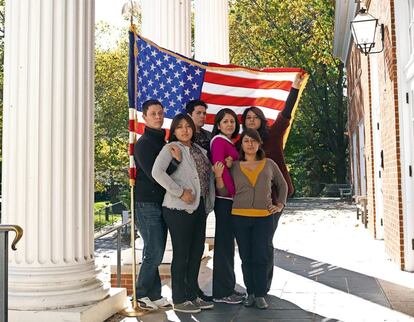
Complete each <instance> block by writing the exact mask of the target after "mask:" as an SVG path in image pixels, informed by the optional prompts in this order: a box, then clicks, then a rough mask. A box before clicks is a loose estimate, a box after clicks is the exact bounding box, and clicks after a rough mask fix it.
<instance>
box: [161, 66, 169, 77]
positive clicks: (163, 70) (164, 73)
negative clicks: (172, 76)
mask: <svg viewBox="0 0 414 322" xmlns="http://www.w3.org/2000/svg"><path fill="white" fill-rule="evenodd" d="M167 72H168V70H167V69H166V68H165V67H164V68H163V69H161V73H162V74H163V75H166V74H167Z"/></svg>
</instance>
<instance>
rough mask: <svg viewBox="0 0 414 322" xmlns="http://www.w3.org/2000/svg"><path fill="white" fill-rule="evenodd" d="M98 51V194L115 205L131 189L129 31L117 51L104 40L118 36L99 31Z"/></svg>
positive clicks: (102, 28) (103, 29)
mask: <svg viewBox="0 0 414 322" xmlns="http://www.w3.org/2000/svg"><path fill="white" fill-rule="evenodd" d="M96 29H97V30H96V38H97V39H96V43H97V47H96V50H95V191H98V192H107V193H108V194H109V195H110V198H111V201H114V200H116V199H117V198H118V197H119V196H118V195H119V193H120V192H121V191H122V190H125V189H127V188H128V88H127V79H128V43H127V39H128V37H127V31H126V30H125V31H124V32H123V33H122V34H123V35H124V36H123V37H122V38H121V39H120V40H119V41H118V43H117V44H116V45H115V48H109V49H104V48H103V46H100V45H99V44H104V41H102V38H105V37H108V35H111V34H113V33H115V31H114V29H113V28H111V27H110V26H108V25H107V24H103V23H99V24H97V28H96Z"/></svg>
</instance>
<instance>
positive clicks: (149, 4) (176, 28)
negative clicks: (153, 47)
mask: <svg viewBox="0 0 414 322" xmlns="http://www.w3.org/2000/svg"><path fill="white" fill-rule="evenodd" d="M141 8H142V35H143V36H144V37H147V38H149V39H150V40H152V41H153V42H155V43H157V44H158V45H160V46H161V47H164V48H167V49H169V50H172V51H175V52H178V53H180V54H182V55H184V56H191V1H190V0H142V2H141Z"/></svg>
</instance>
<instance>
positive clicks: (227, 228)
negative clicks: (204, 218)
mask: <svg viewBox="0 0 414 322" xmlns="http://www.w3.org/2000/svg"><path fill="white" fill-rule="evenodd" d="M232 206H233V200H229V199H223V198H216V200H215V205H214V213H215V215H216V231H215V234H214V258H213V297H214V298H222V297H225V296H229V295H231V294H233V292H234V286H235V285H236V277H235V275H234V232H233V224H232V214H231V209H232Z"/></svg>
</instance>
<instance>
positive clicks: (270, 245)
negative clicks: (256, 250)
mask: <svg viewBox="0 0 414 322" xmlns="http://www.w3.org/2000/svg"><path fill="white" fill-rule="evenodd" d="M282 211H283V210H282ZM282 211H281V212H278V213H276V214H274V215H273V216H272V217H273V223H272V228H273V232H272V235H271V236H270V238H269V240H268V249H269V261H268V263H267V268H266V271H267V288H266V289H267V291H268V292H269V290H270V287H271V285H272V279H273V268H274V266H275V261H274V248H273V236H274V235H275V232H276V229H277V225H278V224H279V219H280V217H281V216H282Z"/></svg>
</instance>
